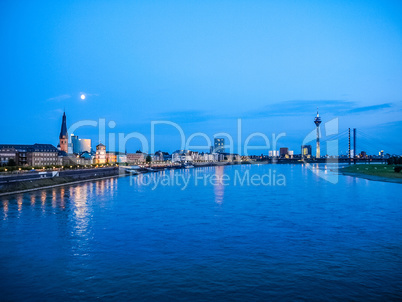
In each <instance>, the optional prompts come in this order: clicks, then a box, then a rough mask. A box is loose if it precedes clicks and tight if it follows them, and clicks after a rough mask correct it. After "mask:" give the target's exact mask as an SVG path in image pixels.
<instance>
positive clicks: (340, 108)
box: [246, 100, 393, 118]
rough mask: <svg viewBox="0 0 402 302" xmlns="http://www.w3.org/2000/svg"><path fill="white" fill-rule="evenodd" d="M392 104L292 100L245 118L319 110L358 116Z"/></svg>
mask: <svg viewBox="0 0 402 302" xmlns="http://www.w3.org/2000/svg"><path fill="white" fill-rule="evenodd" d="M392 106H393V104H392V103H383V104H377V105H372V106H363V107H358V106H357V103H356V102H352V101H346V100H300V101H297V100H294V101H285V102H281V103H274V104H270V105H267V106H265V107H263V108H262V109H260V110H254V111H251V112H248V113H246V117H247V118H259V117H270V116H271V117H272V116H299V115H305V114H309V115H311V114H313V113H315V111H316V110H317V108H318V110H319V112H321V113H331V114H333V115H337V116H344V115H348V114H358V113H362V112H367V111H380V110H383V109H386V108H390V107H392Z"/></svg>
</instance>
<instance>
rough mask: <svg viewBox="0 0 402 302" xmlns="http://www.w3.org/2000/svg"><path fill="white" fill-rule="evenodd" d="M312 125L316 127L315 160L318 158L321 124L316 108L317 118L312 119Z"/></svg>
mask: <svg viewBox="0 0 402 302" xmlns="http://www.w3.org/2000/svg"><path fill="white" fill-rule="evenodd" d="M314 124H315V125H316V126H317V151H316V155H315V157H316V158H320V124H321V118H320V115H319V114H318V108H317V116H316V117H315V119H314Z"/></svg>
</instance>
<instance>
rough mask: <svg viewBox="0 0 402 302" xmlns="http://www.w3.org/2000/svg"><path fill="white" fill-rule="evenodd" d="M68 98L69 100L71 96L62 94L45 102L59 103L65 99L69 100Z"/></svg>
mask: <svg viewBox="0 0 402 302" xmlns="http://www.w3.org/2000/svg"><path fill="white" fill-rule="evenodd" d="M69 98H71V95H69V94H62V95H59V96H56V97H53V98H49V99H47V101H50V102H53V101H55V102H59V101H62V100H66V99H69Z"/></svg>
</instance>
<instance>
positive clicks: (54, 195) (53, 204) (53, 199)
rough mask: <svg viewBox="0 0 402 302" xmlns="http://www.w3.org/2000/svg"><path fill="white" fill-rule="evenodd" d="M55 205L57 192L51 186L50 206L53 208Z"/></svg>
mask: <svg viewBox="0 0 402 302" xmlns="http://www.w3.org/2000/svg"><path fill="white" fill-rule="evenodd" d="M56 205H57V192H56V189H55V188H53V190H52V207H53V208H55V207H56Z"/></svg>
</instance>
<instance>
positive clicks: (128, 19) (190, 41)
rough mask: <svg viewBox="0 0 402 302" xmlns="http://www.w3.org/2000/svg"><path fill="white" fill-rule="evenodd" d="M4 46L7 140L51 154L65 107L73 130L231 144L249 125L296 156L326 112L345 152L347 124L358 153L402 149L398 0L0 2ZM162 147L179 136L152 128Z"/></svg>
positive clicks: (172, 146)
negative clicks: (44, 147) (101, 127)
mask: <svg viewBox="0 0 402 302" xmlns="http://www.w3.org/2000/svg"><path fill="white" fill-rule="evenodd" d="M0 39H1V45H2V47H1V48H0V56H1V69H0V72H1V82H0V85H1V86H0V88H1V89H0V93H1V95H0V97H1V112H2V114H1V119H0V129H1V130H0V143H19V144H22V143H51V144H53V145H57V143H58V135H59V132H60V123H61V117H62V113H63V110H64V109H65V111H66V114H67V122H68V126H70V125H71V124H73V123H76V122H78V121H81V120H95V121H98V120H99V119H100V118H104V119H106V122H107V123H108V122H109V121H114V122H115V124H116V126H115V127H114V128H113V129H108V130H109V131H113V132H114V133H119V132H122V133H125V134H127V133H130V132H139V133H142V134H143V135H145V136H146V137H147V138H148V137H149V134H150V123H151V121H158V120H168V121H172V122H175V123H178V124H179V125H180V126H181V127H182V129H183V131H184V133H185V135H186V137H188V136H190V135H191V134H192V133H195V132H203V133H205V134H206V135H208V136H209V137H210V138H211V139H212V137H213V135H214V134H216V133H220V132H227V133H229V134H231V135H233V137H234V142H235V144H236V145H237V119H242V139H241V140H242V141H243V142H244V140H245V139H246V137H247V136H248V135H249V134H251V133H253V132H261V133H264V134H265V135H267V136H268V137H269V138H271V137H272V133H275V134H279V133H281V132H285V133H286V136H285V137H282V138H281V139H280V140H279V142H278V145H279V146H287V147H289V148H290V149H291V150H294V151H295V153H299V150H300V145H301V144H302V141H303V139H304V137H306V135H307V134H308V133H309V132H310V131H312V130H314V124H313V119H314V116H315V114H316V108H317V107H319V111H320V115H321V116H322V119H323V124H324V123H325V122H326V121H329V120H331V119H333V118H338V119H339V133H340V135H339V136H340V142H341V146H340V152H341V153H342V152H343V153H344V152H345V151H346V148H347V144H346V141H345V131H346V129H347V128H349V127H351V128H354V127H355V128H357V129H358V134H361V135H360V136H358V143H359V144H360V145H359V144H358V151H359V149H360V151H361V150H366V151H368V152H371V153H374V152H376V153H377V152H378V151H379V150H381V149H384V151H385V152H390V153H398V154H401V153H402V144H401V133H402V114H401V113H402V102H401V101H402V2H401V1H384V0H383V1H358V0H357V1H303V0H300V1H252V0H251V1H250V0H247V1H118V0H117V1H85V0H84V1H16V0H12V1H4V0H3V1H1V2H0ZM81 94H84V95H85V96H86V98H85V100H82V99H81V98H80V96H81ZM75 134H76V135H79V136H80V137H82V138H91V139H92V140H93V145H95V143H97V142H98V141H99V137H98V135H97V130H96V129H95V128H93V127H83V128H80V129H78V130H77V131H76V133H75ZM252 142H253V143H254V144H256V145H259V144H261V141H260V140H259V139H258V138H256V139H254V140H252ZM106 143H107V142H106ZM193 144H205V142H204V140H202V139H195V140H194V141H193ZM139 147H140V143H139V141H138V140H135V139H133V140H131V141H129V142H128V144H127V149H128V151H129V152H133V151H135V150H137V149H138V148H139ZM155 147H156V149H162V150H166V151H169V152H172V151H174V150H176V149H179V147H180V145H179V134H178V132H177V130H176V129H174V128H173V127H172V126H167V125H162V126H157V128H156V142H155ZM261 152H264V153H267V151H266V150H255V153H261Z"/></svg>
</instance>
